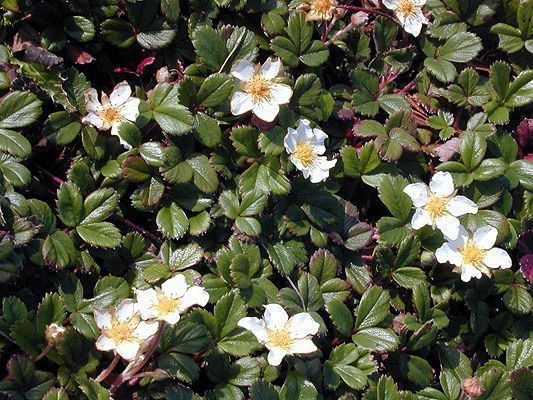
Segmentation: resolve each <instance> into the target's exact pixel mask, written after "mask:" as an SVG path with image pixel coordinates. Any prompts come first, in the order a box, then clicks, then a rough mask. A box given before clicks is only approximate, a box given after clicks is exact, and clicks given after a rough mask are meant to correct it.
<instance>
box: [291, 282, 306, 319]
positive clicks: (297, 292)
mask: <svg viewBox="0 0 533 400" xmlns="http://www.w3.org/2000/svg"><path fill="white" fill-rule="evenodd" d="M286 278H287V280H288V281H289V284H290V285H291V286H292V288H293V289H294V291H295V292H296V294H297V295H298V297H299V298H300V300H301V302H302V308H303V309H304V311H306V312H307V307H306V305H305V300H304V298H303V297H302V295H301V294H300V291H299V290H298V288H297V287H296V285H295V284H294V282H293V281H292V279H291V278H289V277H288V276H287V277H286Z"/></svg>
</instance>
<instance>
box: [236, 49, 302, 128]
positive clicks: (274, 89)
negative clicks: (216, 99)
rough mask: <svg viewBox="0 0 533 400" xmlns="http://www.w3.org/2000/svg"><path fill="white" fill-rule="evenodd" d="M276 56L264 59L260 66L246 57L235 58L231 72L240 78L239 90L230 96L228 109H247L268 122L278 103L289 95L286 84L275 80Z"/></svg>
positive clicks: (272, 118)
mask: <svg viewBox="0 0 533 400" xmlns="http://www.w3.org/2000/svg"><path fill="white" fill-rule="evenodd" d="M280 70H281V61H280V60H279V59H277V60H272V59H270V58H269V59H268V60H266V61H265V63H264V64H263V65H261V66H259V65H258V64H253V63H252V62H250V61H248V60H239V61H237V62H236V63H235V64H234V65H233V68H232V69H231V75H233V76H234V77H235V78H237V79H238V80H239V81H240V88H241V90H238V91H236V92H235V93H234V94H233V97H232V98H231V113H232V114H233V115H241V114H244V113H246V112H248V111H250V110H252V112H253V113H254V114H255V115H256V116H257V117H259V118H260V119H262V120H263V121H266V122H272V121H274V119H275V118H276V116H277V115H278V113H279V105H280V104H287V103H288V102H289V100H290V99H291V96H292V89H291V88H290V86H289V85H285V84H284V83H279V79H278V74H279V72H280Z"/></svg>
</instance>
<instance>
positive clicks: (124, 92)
mask: <svg viewBox="0 0 533 400" xmlns="http://www.w3.org/2000/svg"><path fill="white" fill-rule="evenodd" d="M130 96H131V87H130V84H129V83H128V82H126V81H123V82H120V83H119V84H118V85H117V86H115V88H114V89H113V91H112V92H111V95H110V96H109V101H110V102H111V104H112V105H114V106H120V105H122V104H124V103H125V102H126V100H128V99H129V98H130Z"/></svg>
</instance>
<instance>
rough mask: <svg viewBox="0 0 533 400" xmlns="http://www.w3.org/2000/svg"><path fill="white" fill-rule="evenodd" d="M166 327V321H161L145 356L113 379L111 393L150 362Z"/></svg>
mask: <svg viewBox="0 0 533 400" xmlns="http://www.w3.org/2000/svg"><path fill="white" fill-rule="evenodd" d="M164 328H165V322H164V321H161V322H160V323H159V328H158V330H157V333H156V334H155V336H154V337H153V339H152V341H151V342H150V344H149V345H148V347H147V349H146V352H145V353H144V357H143V358H142V359H140V360H139V361H138V363H135V361H134V364H133V365H132V364H130V365H128V367H127V368H126V369H125V370H124V371H123V372H122V373H121V374H120V375H119V376H118V377H117V378H116V379H115V380H114V381H113V384H112V385H111V389H110V391H111V393H114V392H115V391H116V390H117V389H118V388H119V387H120V386H122V384H124V383H125V382H127V381H129V380H130V379H132V378H133V377H134V376H135V375H136V374H137V372H139V371H140V370H141V369H142V367H144V365H145V364H146V363H147V362H148V360H149V359H150V357H152V354H154V351H155V350H156V349H157V346H158V345H159V341H160V340H161V337H162V336H163V330H164Z"/></svg>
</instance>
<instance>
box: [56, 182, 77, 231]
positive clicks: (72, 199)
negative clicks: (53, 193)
mask: <svg viewBox="0 0 533 400" xmlns="http://www.w3.org/2000/svg"><path fill="white" fill-rule="evenodd" d="M82 201H83V200H82V196H81V191H80V189H79V188H78V186H76V184H74V183H72V182H66V183H62V184H61V186H60V187H59V190H58V191H57V210H58V216H59V218H60V219H61V221H62V222H63V223H64V224H65V225H67V226H70V227H75V226H76V225H77V224H79V223H80V222H81V220H82V219H83V202H82Z"/></svg>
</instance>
